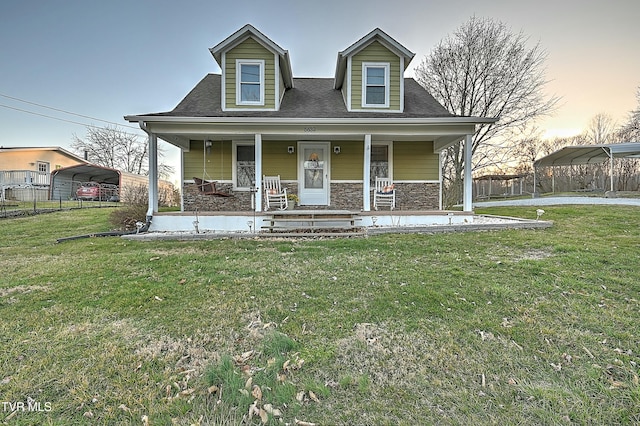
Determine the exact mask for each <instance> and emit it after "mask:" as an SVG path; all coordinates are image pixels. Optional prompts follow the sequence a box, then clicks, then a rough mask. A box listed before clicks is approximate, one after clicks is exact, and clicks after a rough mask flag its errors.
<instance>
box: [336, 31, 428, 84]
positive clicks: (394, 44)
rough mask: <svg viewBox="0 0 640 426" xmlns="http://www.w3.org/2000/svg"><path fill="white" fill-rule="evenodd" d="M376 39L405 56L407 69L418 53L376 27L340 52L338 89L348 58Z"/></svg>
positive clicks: (394, 51) (337, 64)
mask: <svg viewBox="0 0 640 426" xmlns="http://www.w3.org/2000/svg"><path fill="white" fill-rule="evenodd" d="M374 41H377V42H379V43H380V44H382V45H383V46H384V47H386V48H387V49H389V50H390V51H392V52H393V53H395V54H396V55H398V56H399V57H402V58H404V68H405V69H406V68H407V67H408V66H409V62H411V60H412V59H413V57H414V56H415V55H416V54H415V53H413V52H412V51H410V50H409V49H407V48H406V47H404V46H403V45H402V44H400V43H398V41H397V40H395V39H394V38H393V37H391V36H390V35H389V34H387V33H385V32H384V31H382V30H381V29H380V28H375V29H373V30H372V31H371V32H370V33H369V34H367V35H365V36H364V37H362V38H361V39H360V40H358V41H356V42H355V43H353V44H352V45H351V46H349V47H347V48H346V49H344V50H343V51H340V52H338V60H337V62H336V73H335V88H336V89H339V88H340V87H341V85H342V79H343V77H344V73H345V72H346V68H347V58H349V57H351V56H353V55H355V54H357V53H358V52H360V51H361V50H362V49H364V48H365V47H367V46H369V45H370V44H371V43H373V42H374Z"/></svg>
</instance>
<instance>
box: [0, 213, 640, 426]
mask: <svg viewBox="0 0 640 426" xmlns="http://www.w3.org/2000/svg"><path fill="white" fill-rule="evenodd" d="M545 210H546V213H545V216H544V219H548V220H553V221H554V226H553V227H552V228H549V229H546V230H508V231H495V232H477V233H459V234H436V235H426V234H425V235H421V234H413V235H404V234H403V235H400V234H398V235H383V236H375V237H369V238H362V239H323V240H312V239H305V240H267V239H257V240H212V241H195V242H175V241H174V242H172V241H160V242H154V243H146V242H132V241H126V240H122V239H120V238H88V239H78V240H73V241H67V242H64V243H60V244H56V243H55V241H56V239H57V238H61V237H69V236H74V235H80V234H88V233H93V232H101V231H107V230H109V225H108V215H109V213H110V211H111V209H82V210H73V211H65V212H57V213H50V214H46V215H39V216H30V217H24V218H16V219H4V220H1V221H0V241H1V244H0V270H1V271H2V274H1V275H0V343H1V344H2V348H3V349H2V351H0V366H1V368H0V396H1V397H0V399H1V400H2V401H3V402H11V403H15V402H23V403H24V404H25V405H26V404H27V403H28V401H36V402H40V403H41V405H40V407H41V408H42V410H43V411H40V412H29V411H18V412H15V413H12V412H11V410H10V407H9V406H8V405H7V404H5V406H6V409H3V410H2V411H0V421H2V420H3V419H7V417H9V419H8V420H7V422H8V423H9V424H18V425H32V424H90V423H97V424H144V422H143V420H142V419H143V416H146V417H145V419H148V420H149V422H150V424H171V423H172V422H173V423H175V424H180V425H182V424H184V425H189V424H203V425H204V424H229V425H235V424H239V423H240V422H241V421H242V419H243V417H246V416H247V414H248V412H249V409H250V407H251V405H252V404H253V403H254V401H256V397H255V395H253V394H252V393H253V391H254V390H255V387H256V386H257V387H259V388H260V390H261V399H259V400H258V402H257V403H256V404H255V405H254V407H255V408H256V410H258V411H260V409H263V410H265V409H266V407H271V408H273V409H277V410H279V411H280V416H275V415H273V414H269V415H268V416H267V417H266V421H267V422H268V423H269V424H281V423H280V420H282V422H284V423H291V424H293V423H294V421H295V419H299V420H302V421H307V422H316V423H318V424H338V425H339V424H344V425H352V424H372V425H378V424H383V425H384V424H389V425H396V424H403V425H414V424H461V423H468V424H500V425H504V424H536V425H537V424H572V423H577V424H637V423H638V422H640V408H639V407H640V386H639V384H638V375H639V374H640V371H639V367H638V364H639V363H640V356H639V355H638V354H639V353H640V333H639V330H640V327H639V326H638V324H639V323H640V321H639V320H640V295H639V291H640V268H638V266H637V265H638V264H640V214H639V213H640V210H638V209H637V208H632V207H622V206H598V207H594V206H553V207H548V208H545ZM478 212H479V213H487V214H498V215H511V216H520V217H529V218H533V217H535V210H534V209H533V208H531V207H523V208H519V207H511V208H487V209H482V210H481V211H478ZM45 403H49V405H47V406H49V407H50V410H45V407H47V406H45ZM3 408H4V407H3ZM250 423H251V424H261V419H260V417H259V416H254V417H253V418H252V420H251V422H250Z"/></svg>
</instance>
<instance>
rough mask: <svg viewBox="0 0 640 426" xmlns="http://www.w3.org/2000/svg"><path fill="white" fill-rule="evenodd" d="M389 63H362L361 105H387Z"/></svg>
mask: <svg viewBox="0 0 640 426" xmlns="http://www.w3.org/2000/svg"><path fill="white" fill-rule="evenodd" d="M389 68H390V67H389V64H388V63H367V62H365V63H363V64H362V106H363V107H378V108H387V107H389Z"/></svg>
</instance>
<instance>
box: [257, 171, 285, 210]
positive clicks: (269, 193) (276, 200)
mask: <svg viewBox="0 0 640 426" xmlns="http://www.w3.org/2000/svg"><path fill="white" fill-rule="evenodd" d="M262 185H263V186H264V204H265V208H264V209H265V211H266V210H269V207H271V206H272V205H273V206H274V207H277V208H278V209H280V210H286V209H287V206H288V205H289V202H288V201H287V188H282V187H281V186H280V175H278V176H263V177H262Z"/></svg>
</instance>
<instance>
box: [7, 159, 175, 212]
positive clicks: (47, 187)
mask: <svg viewBox="0 0 640 426" xmlns="http://www.w3.org/2000/svg"><path fill="white" fill-rule="evenodd" d="M83 182H98V183H102V184H112V185H117V186H118V187H119V189H120V196H121V198H122V199H123V200H125V201H126V200H137V201H139V200H140V198H141V197H140V195H139V192H140V190H141V188H142V189H143V190H144V193H143V195H145V198H146V193H147V191H148V187H149V177H148V176H142V175H137V174H133V173H127V172H121V171H119V170H115V169H111V168H108V167H102V166H98V165H96V164H92V163H90V162H89V161H87V160H85V159H83V158H81V157H79V156H77V155H75V154H73V153H71V152H69V151H67V150H65V149H63V148H60V147H9V148H7V147H0V200H16V201H33V200H34V199H35V200H36V201H45V200H65V201H66V200H71V199H74V198H75V197H76V190H77V189H78V188H79V187H80V185H82V183H83ZM159 188H160V191H161V193H162V197H161V198H162V201H163V204H172V199H173V190H174V186H173V184H171V183H170V182H167V181H163V180H161V181H159Z"/></svg>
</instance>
